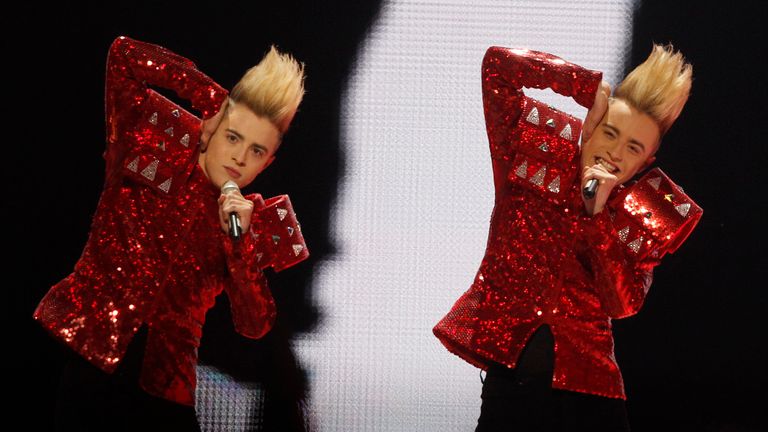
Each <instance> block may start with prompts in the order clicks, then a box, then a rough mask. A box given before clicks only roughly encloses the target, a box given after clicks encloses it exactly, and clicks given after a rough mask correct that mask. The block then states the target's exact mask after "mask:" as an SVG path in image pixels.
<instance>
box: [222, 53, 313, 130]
mask: <svg viewBox="0 0 768 432" xmlns="http://www.w3.org/2000/svg"><path fill="white" fill-rule="evenodd" d="M303 97H304V63H299V62H298V61H296V60H295V59H294V58H293V57H292V56H291V55H289V54H283V53H280V52H279V51H278V50H277V49H276V48H275V46H274V45H272V47H271V48H270V49H269V52H268V53H267V54H266V55H265V56H264V58H263V59H261V61H260V62H259V64H257V65H256V66H254V67H252V68H250V69H248V71H246V72H245V74H244V75H243V77H242V78H240V81H239V82H238V83H237V84H236V85H235V87H234V88H233V89H232V93H231V94H230V95H229V98H230V100H231V102H236V103H241V104H243V105H245V106H247V107H248V108H249V109H250V110H251V111H253V113H254V114H256V115H258V116H261V117H266V118H267V119H269V120H270V121H271V122H272V123H273V124H274V125H275V126H277V128H278V129H279V130H280V132H281V133H285V132H286V131H287V130H288V126H289V125H290V124H291V120H292V119H293V116H294V115H295V114H296V110H297V109H298V108H299V104H300V103H301V99H302V98H303Z"/></svg>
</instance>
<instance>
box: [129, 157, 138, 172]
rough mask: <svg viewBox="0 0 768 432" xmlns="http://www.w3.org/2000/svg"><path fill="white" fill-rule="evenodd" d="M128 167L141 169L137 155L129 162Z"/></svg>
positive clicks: (134, 170)
mask: <svg viewBox="0 0 768 432" xmlns="http://www.w3.org/2000/svg"><path fill="white" fill-rule="evenodd" d="M128 169H129V170H131V171H133V172H137V171H138V170H139V157H138V156H136V159H134V160H132V161H131V163H129V164H128Z"/></svg>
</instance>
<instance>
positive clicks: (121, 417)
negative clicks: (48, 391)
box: [56, 329, 200, 431]
mask: <svg viewBox="0 0 768 432" xmlns="http://www.w3.org/2000/svg"><path fill="white" fill-rule="evenodd" d="M145 344H146V329H142V330H140V331H139V333H137V334H136V337H135V338H134V339H133V340H132V341H131V344H130V346H129V347H128V352H127V353H126V356H125V358H123V360H122V361H121V363H120V365H119V366H118V368H117V370H116V371H115V372H114V373H112V374H107V373H105V372H103V371H102V370H101V369H99V368H97V367H96V366H94V365H92V364H91V363H89V362H88V361H86V360H85V359H83V358H82V357H80V356H79V355H78V354H76V353H74V352H72V355H71V358H70V359H69V361H68V363H67V364H66V365H65V367H64V369H63V371H62V374H61V381H60V383H59V390H58V395H57V401H56V430H58V431H108V430H110V431H115V430H116V431H154V430H163V431H199V430H200V425H199V424H198V421H197V416H196V414H195V409H194V407H190V406H186V405H181V404H177V403H174V402H171V401H168V400H165V399H162V398H158V397H155V396H152V395H150V394H148V393H146V392H145V391H144V390H142V389H141V387H140V386H139V373H140V371H141V361H142V357H143V353H144V346H145Z"/></svg>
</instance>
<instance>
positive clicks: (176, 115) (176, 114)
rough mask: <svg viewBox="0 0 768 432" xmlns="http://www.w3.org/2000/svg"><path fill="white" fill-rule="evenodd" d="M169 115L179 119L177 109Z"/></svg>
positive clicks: (179, 115)
mask: <svg viewBox="0 0 768 432" xmlns="http://www.w3.org/2000/svg"><path fill="white" fill-rule="evenodd" d="M171 115H172V116H174V117H176V118H179V117H181V113H180V112H179V110H178V109H175V110H173V111H171Z"/></svg>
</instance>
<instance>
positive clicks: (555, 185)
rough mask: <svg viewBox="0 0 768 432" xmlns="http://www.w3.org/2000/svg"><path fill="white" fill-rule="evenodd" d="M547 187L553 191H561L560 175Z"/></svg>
mask: <svg viewBox="0 0 768 432" xmlns="http://www.w3.org/2000/svg"><path fill="white" fill-rule="evenodd" d="M547 189H549V191H550V192H552V193H560V176H557V177H555V179H554V180H552V181H551V182H549V185H548V186H547Z"/></svg>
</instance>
